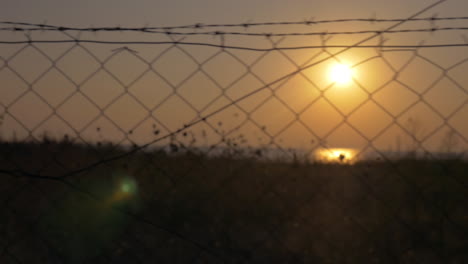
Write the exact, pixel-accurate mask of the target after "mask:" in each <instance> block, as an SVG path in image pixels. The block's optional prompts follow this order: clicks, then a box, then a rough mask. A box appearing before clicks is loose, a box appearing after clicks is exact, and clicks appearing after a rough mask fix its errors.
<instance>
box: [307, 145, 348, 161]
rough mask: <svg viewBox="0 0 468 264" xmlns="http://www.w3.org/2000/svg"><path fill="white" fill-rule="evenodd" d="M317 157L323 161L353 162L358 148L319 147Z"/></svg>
mask: <svg viewBox="0 0 468 264" xmlns="http://www.w3.org/2000/svg"><path fill="white" fill-rule="evenodd" d="M315 158H316V160H318V161H321V162H331V163H353V162H355V161H356V150H355V149H350V148H324V149H318V150H317V151H316V153H315Z"/></svg>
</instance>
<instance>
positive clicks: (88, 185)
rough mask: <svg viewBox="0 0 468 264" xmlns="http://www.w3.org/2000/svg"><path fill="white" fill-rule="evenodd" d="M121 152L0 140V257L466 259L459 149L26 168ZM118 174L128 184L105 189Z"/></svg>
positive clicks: (141, 156)
mask: <svg viewBox="0 0 468 264" xmlns="http://www.w3.org/2000/svg"><path fill="white" fill-rule="evenodd" d="M123 151H124V150H123V149H122V148H119V147H116V146H113V145H111V144H108V145H101V146H82V145H77V144H74V143H72V142H69V141H62V142H55V141H47V142H46V141H44V142H40V143H5V142H4V143H1V144H0V155H1V156H0V170H1V171H2V174H1V178H0V204H1V206H2V210H1V211H0V212H1V213H0V263H15V261H17V262H18V263H84V262H86V263H109V262H111V263H137V262H141V263H157V262H159V263H192V262H195V263H218V262H222V261H225V262H228V263H231V262H232V263H239V262H241V263H242V262H245V263H418V262H420V263H467V262H468V203H467V201H468V199H467V198H468V191H467V190H468V188H467V186H468V174H467V173H466V172H467V171H468V163H467V162H465V161H461V160H409V159H402V160H398V161H393V162H392V163H388V162H361V163H356V164H354V165H339V164H321V163H308V164H306V163H304V164H302V163H294V164H291V163H287V162H281V161H275V162H267V161H258V160H254V159H247V158H242V157H241V158H239V157H236V158H233V157H232V156H229V155H225V156H219V157H207V156H205V155H201V154H194V153H184V154H180V155H169V154H167V153H166V152H163V151H156V150H155V151H151V152H137V153H135V154H133V155H130V156H128V157H126V158H123V159H119V160H117V161H113V162H110V163H106V164H102V165H100V166H96V167H94V168H92V169H89V170H86V171H84V172H81V173H78V174H76V175H72V176H70V177H69V178H67V184H65V183H64V182H62V181H54V180H48V179H38V178H35V177H34V176H33V175H49V176H56V177H59V176H60V175H63V174H65V173H67V172H69V171H73V170H75V169H79V168H81V167H83V166H86V165H87V164H90V163H93V162H95V161H98V160H101V159H103V158H106V157H111V156H114V155H117V154H121V153H122V152H123ZM7 171H10V172H12V171H13V172H14V173H8V172H7ZM21 173H22V174H21ZM25 173H29V174H30V177H26V176H24V175H25ZM21 175H23V176H21ZM124 178H125V179H133V180H134V181H136V183H137V185H138V190H137V192H135V193H132V194H131V195H127V196H125V197H123V196H118V197H120V198H118V199H117V198H115V197H116V196H115V192H118V190H119V184H121V181H122V179H124ZM112 197H114V198H112ZM122 197H123V198H122Z"/></svg>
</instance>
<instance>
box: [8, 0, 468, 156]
mask: <svg viewBox="0 0 468 264" xmlns="http://www.w3.org/2000/svg"><path fill="white" fill-rule="evenodd" d="M48 2H50V5H48V4H47V3H48ZM84 2H85V1H81V2H79V4H78V2H76V1H70V3H66V1H60V2H56V1H42V2H41V4H40V5H39V3H37V2H33V3H28V2H25V1H10V2H7V3H6V6H7V7H8V8H6V9H2V11H0V17H2V19H4V20H14V21H29V22H44V21H45V20H47V23H49V24H57V25H59V24H60V25H68V26H89V25H90V24H94V25H95V26H103V25H116V24H118V25H121V26H138V25H143V24H145V23H146V24H148V25H152V26H156V25H183V24H194V23H198V22H200V23H233V22H234V23H236V22H237V23H243V22H246V21H253V22H257V21H258V22H260V21H281V20H300V19H308V18H311V17H315V18H316V19H317V20H319V19H334V18H343V17H348V18H356V17H360V18H367V17H371V16H372V14H376V15H377V17H378V18H380V17H382V18H390V17H393V18H395V17H398V18H401V17H405V16H408V15H410V14H411V13H413V12H415V11H417V10H418V9H421V8H422V7H424V6H425V5H428V4H430V3H432V2H433V1H417V3H415V2H416V1H414V2H411V4H408V3H407V2H408V1H401V5H398V4H397V3H396V2H392V4H391V5H390V4H389V2H388V1H352V2H353V4H352V5H351V4H350V2H351V1H291V3H288V8H287V9H285V7H284V6H283V4H281V3H282V2H281V1H255V2H253V3H252V1H237V2H232V1H226V2H225V3H224V2H223V1H208V0H206V1H197V2H196V3H195V1H141V3H137V2H138V1H137V2H132V5H131V6H130V5H128V2H127V1H112V2H110V1H109V2H106V1H99V2H95V1H93V2H90V3H89V4H88V5H85V4H84ZM267 2H268V3H267ZM356 2H362V3H360V4H356ZM26 3H27V4H26ZM403 3H404V4H403ZM34 5H37V6H34ZM402 5H405V8H401V6H402ZM466 5H467V4H466V2H465V1H448V3H446V4H444V5H441V6H440V7H438V8H435V9H434V10H431V11H433V12H429V13H428V14H426V15H423V16H422V17H427V16H430V15H432V14H434V13H437V14H438V16H439V17H443V16H457V15H462V14H461V13H463V12H461V11H460V10H462V9H464V8H462V7H464V6H466ZM50 6H54V8H55V9H54V8H46V7H50ZM336 6H339V7H340V8H339V9H336ZM356 6H360V7H365V8H359V9H356V8H355V7H356ZM397 7H398V8H397ZM5 10H8V12H5ZM72 10H73V11H72ZM227 10H229V12H227ZM465 10H466V9H465ZM103 13H105V14H106V15H105V16H104V15H103ZM464 23H465V24H466V22H464ZM389 25H391V24H378V25H376V24H369V23H366V24H363V23H347V24H333V25H321V26H317V27H314V28H313V30H316V31H319V32H320V31H326V30H328V31H352V30H362V29H375V30H381V29H382V28H385V27H388V26H389ZM440 25H441V26H450V25H454V24H443V25H442V24H440ZM457 25H458V24H457ZM462 25H463V23H462ZM405 26H407V27H408V28H412V27H413V28H415V27H416V28H417V27H419V28H421V27H425V26H428V22H424V23H422V22H421V23H413V24H409V25H407V24H405V25H404V26H403V27H402V28H404V27H405ZM458 26H460V25H458ZM267 29H268V30H277V31H278V32H291V30H292V29H291V28H290V27H278V28H267ZM267 29H266V28H259V29H258V32H264V30H267ZM229 30H233V31H234V30H237V31H242V30H243V29H240V30H239V29H229ZM255 30H256V29H250V31H249V32H252V31H255ZM262 30H263V31H262ZM293 30H297V31H300V32H304V31H306V30H310V27H309V28H304V27H303V28H300V27H297V28H296V27H295V28H294V29H293ZM461 33H463V32H451V33H442V32H441V33H439V32H436V33H434V34H430V33H418V34H411V35H409V34H406V35H405V34H389V35H386V38H388V39H389V40H388V41H387V42H386V43H388V44H410V45H414V44H418V43H419V42H420V41H421V40H425V41H426V44H427V43H429V44H431V43H432V44H434V43H436V44H437V43H447V42H452V43H453V42H455V43H463V41H461V37H460V34H461ZM54 34H55V35H54ZM0 36H1V38H2V39H4V40H12V39H21V38H24V37H23V36H22V35H21V34H16V35H15V34H11V33H8V32H3V33H2V34H1V35H0ZM32 36H33V37H34V38H37V39H40V38H41V39H47V38H52V39H57V38H59V39H63V35H60V34H57V33H38V32H36V33H33V35H32ZM368 36H369V35H359V36H336V37H334V38H332V39H331V40H330V41H329V42H327V44H338V45H350V44H353V43H356V42H357V41H359V40H360V39H364V38H366V37H368ZM81 38H82V39H93V38H94V39H98V40H108V39H117V40H122V39H123V40H133V39H139V40H140V39H141V40H152V41H160V40H166V41H167V40H168V38H167V36H165V35H162V36H154V35H152V36H144V35H142V34H141V33H139V34H134V33H125V34H124V33H117V34H115V33H99V34H97V35H93V34H87V33H84V34H82V36H81ZM278 39H279V38H276V39H273V40H278ZM185 41H194V42H195V41H197V42H199V41H201V42H209V43H214V44H218V43H220V42H219V41H220V40H219V39H216V38H214V37H211V36H207V37H189V38H187V39H186V40H185ZM225 41H226V44H230V45H240V46H256V47H271V45H272V43H271V42H269V41H268V40H266V39H265V38H264V37H263V38H262V37H257V38H252V37H227V38H226V39H225ZM320 43H321V39H320V38H319V37H287V38H286V39H285V40H283V41H282V42H281V43H280V45H282V46H302V45H320ZM378 43H379V39H378V38H376V39H375V40H372V41H370V42H368V43H366V44H378ZM121 46H122V45H121ZM121 46H118V45H117V46H109V45H96V44H83V47H84V48H82V47H77V46H75V45H74V44H73V43H68V44H35V45H34V47H31V46H29V47H25V46H24V45H0V52H1V53H0V56H2V60H1V61H0V63H3V62H4V61H7V62H8V66H7V67H5V66H4V65H2V64H0V80H2V88H1V90H0V97H1V99H0V103H1V105H0V107H1V108H0V112H4V111H5V108H7V109H8V113H9V114H8V115H5V117H4V120H3V124H2V126H1V127H0V129H1V130H0V131H1V132H2V136H3V137H6V138H10V137H11V136H12V133H13V132H12V131H13V130H14V131H16V132H15V133H16V135H17V136H19V137H20V138H23V137H27V136H28V135H32V136H34V137H40V134H42V133H44V131H48V133H50V134H52V135H55V136H57V137H61V135H63V134H64V133H67V134H70V135H75V136H76V135H78V136H79V138H81V139H83V140H86V141H88V140H91V141H96V140H113V141H117V142H119V141H123V142H124V143H129V142H131V141H132V142H136V143H140V144H141V143H145V142H148V141H149V140H152V139H154V138H155V137H158V136H161V135H164V134H166V133H169V132H172V131H175V130H177V129H179V128H181V127H183V126H184V124H187V123H189V122H191V121H193V120H196V119H199V118H202V117H203V116H204V115H206V114H209V113H211V112H213V111H215V110H217V109H219V108H220V107H222V106H224V105H226V104H229V103H230V102H232V100H236V99H238V98H240V97H242V96H243V95H245V94H247V93H249V92H252V91H254V90H256V89H258V88H260V87H263V86H265V85H266V84H269V83H271V82H274V81H275V80H277V79H279V78H282V77H283V76H285V75H287V74H289V73H291V72H293V71H295V70H296V69H297V67H298V66H304V63H305V65H313V66H311V67H308V68H307V69H306V70H304V71H303V72H301V73H299V74H296V75H294V76H291V78H286V79H284V80H282V81H280V82H278V83H275V84H273V85H271V86H270V87H268V88H266V89H263V90H262V91H261V92H259V93H257V94H255V95H254V96H251V97H249V98H247V99H245V100H242V101H241V102H239V103H236V104H235V105H234V106H232V107H230V108H227V109H226V110H225V111H222V112H221V113H220V114H218V115H215V116H213V117H212V118H210V119H208V123H203V122H202V123H201V124H198V125H196V126H194V127H192V128H191V129H190V130H189V134H188V135H186V136H184V135H180V136H179V140H180V141H181V142H185V143H186V144H190V141H191V140H192V139H191V138H192V135H193V137H194V138H196V140H197V143H196V144H198V145H207V144H213V143H219V142H221V141H222V140H223V135H224V136H225V137H227V138H230V139H231V140H233V141H235V142H237V143H238V144H241V145H242V144H244V146H248V145H250V146H256V145H268V146H280V147H284V148H289V147H293V148H302V149H307V148H315V147H318V146H330V147H344V148H347V147H352V148H360V149H364V148H366V147H376V148H378V149H383V150H397V149H402V148H403V149H404V148H406V149H407V150H409V149H410V148H411V147H413V144H414V139H415V138H416V139H417V140H422V147H423V148H425V149H428V150H431V151H439V150H441V149H442V146H441V144H442V143H441V142H443V140H444V138H446V135H447V133H450V130H451V129H452V128H453V129H455V131H456V133H455V134H456V140H457V141H456V142H458V144H457V146H458V148H460V150H464V149H466V147H467V138H468V125H467V124H466V121H464V120H467V118H468V107H467V88H466V87H468V78H467V77H466V76H465V74H463V72H466V69H467V67H468V63H462V64H460V65H457V62H460V61H462V60H463V59H464V58H463V57H461V56H460V54H468V53H467V52H466V51H467V50H466V48H443V49H441V48H439V49H420V50H418V51H417V52H415V51H402V50H398V51H395V50H393V51H384V52H381V51H379V50H376V49H374V48H369V49H351V50H349V51H346V52H344V53H342V54H340V55H339V56H337V57H335V58H332V59H329V60H326V61H324V62H321V63H318V64H317V65H315V63H316V62H319V61H321V60H323V59H324V58H327V57H329V56H330V54H333V53H334V52H336V51H338V50H339V49H327V50H321V49H302V50H295V51H282V52H279V51H273V52H268V53H265V52H253V51H250V52H249V51H242V50H235V49H232V50H231V49H227V50H226V51H224V52H223V51H222V50H220V49H219V48H207V47H205V48H203V47H197V46H184V45H179V46H171V45H157V46H155V45H127V46H129V47H130V48H131V49H132V50H134V51H136V53H132V52H128V51H127V50H117V51H116V50H115V49H116V48H119V47H121ZM21 49H24V50H21ZM19 50H21V51H20V52H19V53H18V55H15V54H16V53H17V52H18V51H19ZM42 52H43V53H44V54H46V55H47V56H49V58H46V57H44V55H43V54H41V53H42ZM93 56H96V57H93ZM49 59H51V60H52V61H54V63H55V64H52V62H51V61H49ZM96 59H97V60H96ZM338 61H343V62H346V63H347V64H349V65H355V66H354V71H355V75H354V80H353V81H352V83H349V84H345V85H341V86H338V85H332V84H331V81H330V80H329V78H328V75H329V68H330V67H331V66H332V65H333V64H335V63H337V62H338ZM363 61H365V63H362V62H363ZM361 63H362V64H361ZM149 66H151V67H149ZM149 69H150V70H149ZM148 70H149V71H148ZM28 90H32V92H31V91H30V92H27V91H28ZM421 99H422V100H421ZM54 109H55V112H54ZM2 110H3V111H2ZM157 131H158V132H159V134H158V135H155V133H156V134H157V133H158V132H157ZM409 134H411V135H409ZM412 135H413V136H414V137H415V138H413V136H412ZM243 139H246V140H247V142H244V143H242V142H243ZM369 142H371V143H372V144H371V145H369ZM402 145H403V147H402Z"/></svg>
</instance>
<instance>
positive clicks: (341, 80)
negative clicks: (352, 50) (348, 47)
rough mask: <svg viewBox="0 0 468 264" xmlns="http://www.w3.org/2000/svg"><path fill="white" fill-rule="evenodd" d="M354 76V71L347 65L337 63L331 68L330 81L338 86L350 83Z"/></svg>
mask: <svg viewBox="0 0 468 264" xmlns="http://www.w3.org/2000/svg"><path fill="white" fill-rule="evenodd" d="M353 74H354V73H353V69H352V68H351V67H349V66H348V65H346V64H341V63H337V64H335V65H333V66H332V67H331V68H330V80H331V81H332V82H334V83H337V84H342V85H343V84H348V83H350V82H351V81H352V79H353Z"/></svg>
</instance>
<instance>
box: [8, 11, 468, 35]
mask: <svg viewBox="0 0 468 264" xmlns="http://www.w3.org/2000/svg"><path fill="white" fill-rule="evenodd" d="M457 20H458V21H464V20H468V17H462V16H455V17H437V16H436V15H433V16H431V17H425V18H411V19H406V18H391V19H379V18H349V19H328V20H314V19H306V20H302V21H279V22H274V21H273V22H246V23H234V24H203V23H196V24H192V25H182V26H159V27H152V26H144V27H121V26H116V27H65V26H56V25H49V24H46V23H43V24H38V23H27V22H15V21H0V24H3V25H12V26H13V27H9V28H5V29H8V30H58V31H92V32H94V31H146V30H175V29H207V28H228V27H232V28H245V29H247V28H252V27H259V26H291V25H299V26H300V25H305V26H310V25H319V24H334V23H350V22H367V23H396V22H398V23H399V22H405V23H407V22H421V21H427V22H430V23H435V22H436V21H457ZM21 26H26V27H30V28H21Z"/></svg>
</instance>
